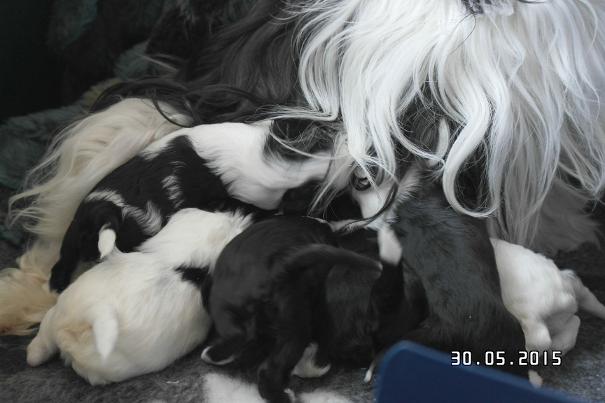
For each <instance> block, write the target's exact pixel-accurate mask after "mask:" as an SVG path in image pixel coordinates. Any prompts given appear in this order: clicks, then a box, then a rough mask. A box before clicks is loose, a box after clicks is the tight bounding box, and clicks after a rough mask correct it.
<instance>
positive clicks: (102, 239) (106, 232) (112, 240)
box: [97, 226, 116, 259]
mask: <svg viewBox="0 0 605 403" xmlns="http://www.w3.org/2000/svg"><path fill="white" fill-rule="evenodd" d="M97 246H98V248H99V253H100V255H101V259H104V258H105V257H106V256H107V255H109V254H110V253H111V251H112V250H113V248H114V247H115V246H116V232H115V231H114V230H113V229H111V228H107V227H106V226H103V227H102V228H101V231H99V242H98V245H97Z"/></svg>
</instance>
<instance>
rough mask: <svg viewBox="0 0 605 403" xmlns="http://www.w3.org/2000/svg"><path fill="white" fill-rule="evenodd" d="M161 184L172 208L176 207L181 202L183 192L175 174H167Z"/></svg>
mask: <svg viewBox="0 0 605 403" xmlns="http://www.w3.org/2000/svg"><path fill="white" fill-rule="evenodd" d="M162 186H163V187H164V189H165V190H166V192H167V193H168V198H169V199H170V201H171V202H172V205H173V206H174V208H176V209H178V208H179V207H180V206H181V205H182V204H183V192H182V191H181V186H180V184H179V178H178V177H177V176H176V175H169V176H167V177H165V178H164V179H162Z"/></svg>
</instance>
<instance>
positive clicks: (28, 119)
mask: <svg viewBox="0 0 605 403" xmlns="http://www.w3.org/2000/svg"><path fill="white" fill-rule="evenodd" d="M83 112H84V111H83V108H82V106H80V104H74V105H70V106H66V107H63V108H58V109H51V110H47V111H44V112H38V113H33V114H30V115H26V116H19V117H15V118H10V119H8V120H7V121H6V122H5V123H4V124H2V125H0V184H2V185H4V186H6V187H9V188H12V189H16V188H18V187H19V186H20V185H21V183H22V182H23V178H24V177H25V174H26V173H27V171H28V170H29V169H31V167H32V166H34V165H35V164H36V163H37V162H38V161H39V160H40V157H41V156H42V154H44V151H45V150H46V148H47V147H48V144H49V143H50V141H51V139H52V137H53V134H54V133H56V131H57V129H58V128H59V127H61V126H63V125H65V124H67V123H69V122H70V121H72V120H75V119H76V118H77V117H79V116H80V115H81V114H82V113H83Z"/></svg>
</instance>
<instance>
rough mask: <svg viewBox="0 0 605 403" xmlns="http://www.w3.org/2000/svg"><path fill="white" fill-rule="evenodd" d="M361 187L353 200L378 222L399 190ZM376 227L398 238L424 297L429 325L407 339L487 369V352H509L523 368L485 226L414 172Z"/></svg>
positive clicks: (517, 332)
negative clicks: (384, 205) (390, 197)
mask: <svg viewBox="0 0 605 403" xmlns="http://www.w3.org/2000/svg"><path fill="white" fill-rule="evenodd" d="M356 183H358V184H360V186H357V189H356V190H354V191H353V196H354V198H355V199H356V200H358V202H359V203H360V206H361V209H362V211H363V215H364V216H365V217H370V216H373V215H374V214H375V213H376V212H377V211H378V208H379V207H381V206H382V204H381V203H383V202H384V201H385V200H387V199H388V196H387V195H388V193H389V190H390V189H391V184H392V183H391V184H389V183H388V181H385V183H383V184H381V185H380V186H379V187H378V188H377V189H375V188H371V187H369V186H364V184H366V183H367V179H366V180H364V178H358V180H357V181H356ZM420 183H422V186H421V187H420V186H417V185H420ZM376 225H378V226H380V225H385V226H389V227H390V228H392V230H393V231H394V232H395V234H396V235H397V238H398V240H399V243H400V245H401V248H402V256H403V259H402V260H403V264H404V266H405V267H406V270H407V271H409V272H413V273H414V274H415V276H416V278H417V281H419V282H420V284H421V286H422V289H423V290H424V298H425V302H424V304H425V305H426V307H428V312H427V317H426V318H425V319H424V320H423V321H422V322H421V323H420V325H419V326H418V328H416V329H414V330H412V331H410V332H408V333H406V334H405V335H404V338H405V339H407V340H412V341H415V342H418V343H421V344H424V345H426V346H429V347H433V348H436V349H439V350H442V351H445V352H448V353H451V352H452V351H461V352H462V351H470V352H471V354H472V360H473V362H480V363H483V362H484V360H485V353H486V352H487V351H503V352H504V354H505V355H506V363H507V364H508V363H509V362H510V361H513V362H517V355H518V353H519V352H520V351H523V350H524V349H525V340H524V336H523V331H522V328H521V326H520V324H519V323H518V322H517V320H516V319H515V318H514V316H513V315H512V314H511V313H509V312H508V310H507V309H506V307H505V306H504V303H503V301H502V297H501V290H500V283H499V278H498V269H497V266H496V260H495V256H494V250H493V247H492V245H491V243H490V239H489V236H488V233H487V229H486V225H485V220H479V219H475V218H473V217H470V216H466V215H461V214H458V213H457V212H455V211H454V210H453V209H452V208H451V207H450V206H449V204H448V202H447V200H446V199H445V196H444V195H443V191H442V189H441V187H439V186H438V184H431V181H430V179H429V178H427V177H424V176H423V175H422V173H421V171H420V170H419V169H418V168H417V167H411V168H410V169H409V170H408V172H407V173H406V175H405V176H404V178H403V180H402V182H401V183H400V188H399V194H398V200H396V201H395V203H394V205H393V207H392V208H391V209H390V210H389V211H387V212H386V213H385V215H383V217H382V218H381V219H379V220H377V223H376ZM499 368H502V369H504V370H507V371H509V372H512V373H515V374H519V375H523V376H527V369H525V370H524V369H523V368H520V367H518V366H516V365H512V366H503V367H499Z"/></svg>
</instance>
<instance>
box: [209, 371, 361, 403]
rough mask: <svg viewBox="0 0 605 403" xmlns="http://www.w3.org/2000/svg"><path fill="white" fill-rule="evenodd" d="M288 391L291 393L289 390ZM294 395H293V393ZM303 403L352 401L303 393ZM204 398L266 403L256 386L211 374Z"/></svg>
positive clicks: (214, 402)
mask: <svg viewBox="0 0 605 403" xmlns="http://www.w3.org/2000/svg"><path fill="white" fill-rule="evenodd" d="M287 391H290V390H289V389H287ZM290 392H292V391H290ZM292 395H293V393H292ZM299 397H300V400H301V402H303V403H351V402H352V401H351V400H350V399H347V398H345V397H344V396H342V395H340V394H338V393H335V392H329V391H322V390H317V391H314V392H309V393H302V394H301V395H300V396H299ZM204 398H205V400H204V401H206V402H208V403H224V402H229V403H264V402H265V401H264V399H263V398H261V396H260V394H259V393H258V388H257V387H256V385H254V384H252V383H248V382H244V381H242V380H240V379H237V378H233V377H230V376H227V375H222V374H218V373H211V374H207V375H205V376H204Z"/></svg>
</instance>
